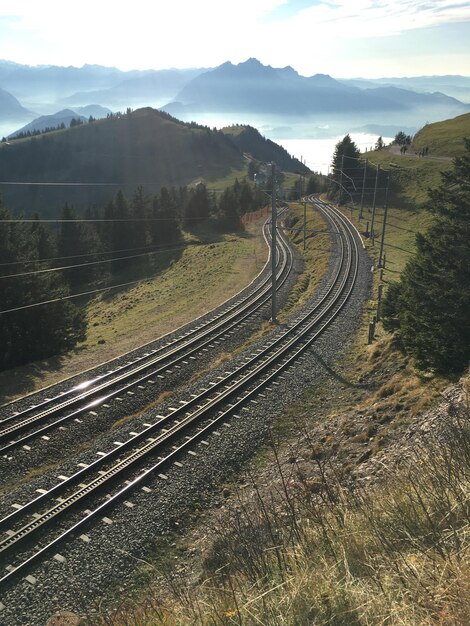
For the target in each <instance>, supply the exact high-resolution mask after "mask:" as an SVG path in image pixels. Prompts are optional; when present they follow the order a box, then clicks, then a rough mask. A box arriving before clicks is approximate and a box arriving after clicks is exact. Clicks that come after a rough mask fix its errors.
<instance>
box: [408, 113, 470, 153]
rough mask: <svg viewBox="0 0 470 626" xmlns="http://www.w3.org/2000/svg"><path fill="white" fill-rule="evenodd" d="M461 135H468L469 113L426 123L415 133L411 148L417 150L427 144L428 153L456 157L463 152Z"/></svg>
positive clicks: (469, 134)
mask: <svg viewBox="0 0 470 626" xmlns="http://www.w3.org/2000/svg"><path fill="white" fill-rule="evenodd" d="M463 137H470V113H465V114H464V115H459V116H458V117H454V118H453V119H451V120H445V121H443V122H435V123H434V124H426V126H424V127H423V128H422V129H421V130H420V131H419V132H418V133H416V135H415V137H414V140H413V144H412V146H411V148H412V150H413V151H414V150H417V151H419V150H422V149H423V148H425V147H426V146H427V147H428V149H429V155H436V156H447V157H456V156H460V155H461V154H463V152H464V144H463V140H462V139H463Z"/></svg>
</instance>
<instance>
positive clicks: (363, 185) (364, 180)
mask: <svg viewBox="0 0 470 626" xmlns="http://www.w3.org/2000/svg"><path fill="white" fill-rule="evenodd" d="M366 172H367V159H366V160H365V164H364V176H363V177H362V193H361V208H360V210H359V220H362V209H363V208H364V190H365V188H366Z"/></svg>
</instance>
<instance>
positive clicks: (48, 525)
mask: <svg viewBox="0 0 470 626" xmlns="http://www.w3.org/2000/svg"><path fill="white" fill-rule="evenodd" d="M319 206H320V208H321V210H322V211H323V212H324V213H325V214H326V215H327V216H328V219H329V221H330V224H331V225H332V228H333V229H334V231H335V233H336V235H337V237H338V240H339V248H340V254H339V255H338V258H337V262H336V266H335V270H334V272H333V276H332V279H331V281H330V282H329V284H328V285H327V286H325V287H324V288H323V289H322V292H321V294H320V295H321V297H320V298H319V300H317V301H316V303H315V304H314V305H313V304H312V305H311V306H310V307H308V308H307V309H306V310H305V311H303V313H302V314H300V315H299V316H297V317H296V318H295V319H294V320H292V321H291V322H290V324H289V325H287V326H286V327H284V328H282V329H280V331H279V332H278V333H277V334H275V335H274V336H273V337H270V338H269V340H267V341H266V344H265V345H264V346H263V348H261V349H260V348H258V349H256V350H254V351H253V352H252V353H251V354H247V356H246V358H245V360H244V362H243V363H242V364H241V365H239V366H238V367H236V368H235V369H234V370H233V371H230V372H226V373H225V375H224V376H223V377H219V378H218V380H217V382H215V383H212V384H211V386H210V387H209V388H206V389H202V390H200V392H199V393H198V394H197V395H195V396H191V397H190V398H189V399H188V400H187V401H186V402H184V403H182V405H181V406H180V407H179V408H176V409H174V410H171V411H170V412H169V413H168V414H167V415H165V416H157V418H156V420H155V422H154V423H153V424H151V425H150V426H149V427H148V428H145V429H144V430H143V431H141V432H140V433H138V434H135V435H134V436H132V437H130V438H129V439H128V441H126V442H124V443H122V444H120V445H119V446H118V447H117V448H114V449H112V450H111V451H109V452H108V453H107V454H104V455H103V456H102V457H101V458H99V459H98V460H97V461H95V462H93V463H92V464H90V465H87V466H85V467H82V469H81V470H80V471H78V472H76V473H75V474H74V475H73V476H70V477H68V478H65V477H64V480H62V481H61V482H60V483H58V484H56V485H55V486H54V487H53V488H52V489H50V490H49V491H47V492H45V493H42V494H41V495H40V496H38V497H36V498H35V499H33V500H32V501H30V502H27V503H26V504H24V505H23V506H22V508H21V509H19V510H17V511H15V512H14V513H12V514H10V515H9V516H7V517H5V518H4V519H2V520H0V529H1V530H4V531H5V533H6V536H5V535H4V537H5V538H4V539H3V541H1V542H0V559H1V560H2V562H3V565H4V566H5V565H6V564H7V562H6V559H11V563H10V566H9V568H8V569H9V570H10V571H8V573H7V574H6V575H5V576H3V578H1V579H0V584H7V583H10V582H11V581H13V580H14V579H15V578H16V577H19V576H21V575H24V574H25V573H26V572H27V571H28V570H29V568H31V567H32V566H33V565H34V564H35V563H37V562H38V561H40V560H41V559H42V558H43V557H44V556H45V555H46V554H47V553H51V552H52V551H54V550H55V549H56V547H57V546H58V544H59V543H61V542H63V541H65V540H66V539H67V538H69V537H70V536H71V535H74V534H76V533H77V532H78V531H79V530H80V529H81V528H84V527H85V526H86V525H89V524H91V523H92V521H93V520H94V519H95V518H97V517H99V516H103V515H104V514H105V513H106V511H108V510H109V509H110V508H112V507H113V506H115V505H116V503H117V502H118V501H120V500H122V499H123V498H125V496H126V495H127V494H128V493H129V492H130V491H131V490H132V489H135V487H136V486H137V485H139V484H142V483H143V482H144V481H145V480H146V479H147V478H148V477H149V475H151V474H155V473H158V472H161V471H162V470H163V469H164V468H165V466H166V465H167V464H168V463H169V462H170V461H172V460H173V461H174V460H175V459H177V458H178V456H179V455H180V454H181V453H182V452H183V451H187V450H188V449H189V450H190V449H191V447H192V446H193V445H194V444H195V443H196V442H197V441H201V440H202V442H204V437H205V436H206V435H207V434H208V433H209V432H210V431H211V430H212V429H214V427H215V426H216V425H220V424H221V423H225V422H227V420H229V418H232V417H236V414H237V412H238V411H240V410H241V409H242V408H243V407H244V406H245V405H246V403H247V402H249V401H250V400H253V399H254V398H255V397H256V396H257V394H259V393H260V392H261V391H262V390H263V389H265V388H266V387H267V386H269V385H271V384H275V378H276V377H278V376H280V375H281V374H282V373H283V372H285V370H286V369H287V368H288V367H289V366H290V365H291V364H293V362H294V361H295V360H296V359H298V358H299V356H301V355H302V353H303V352H304V351H305V350H306V349H307V348H308V347H309V346H310V345H311V344H312V342H313V341H315V339H316V338H317V337H318V336H319V335H320V334H321V333H322V332H323V331H324V330H325V328H326V327H327V326H328V325H329V324H330V323H331V322H332V321H333V320H334V319H335V317H336V316H337V315H338V314H339V312H340V311H341V310H342V308H343V307H344V306H345V305H346V303H347V301H348V299H349V297H350V295H351V292H352V290H353V287H354V284H355V282H356V277H357V272H358V246H357V241H356V236H355V233H354V232H353V227H352V225H351V224H350V223H349V222H348V220H346V218H345V217H344V216H343V215H342V214H341V213H340V212H339V211H337V210H336V209H334V208H333V207H330V206H328V205H326V204H319ZM90 508H91V510H89V509H90ZM31 515H33V520H31ZM59 520H60V521H61V527H62V530H61V531H58V530H57V529H58V525H57V522H58V521H59ZM64 526H65V528H64Z"/></svg>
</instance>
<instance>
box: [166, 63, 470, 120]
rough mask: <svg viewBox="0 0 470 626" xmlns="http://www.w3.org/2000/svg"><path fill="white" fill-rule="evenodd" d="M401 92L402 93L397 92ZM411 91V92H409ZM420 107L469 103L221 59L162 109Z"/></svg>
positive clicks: (295, 111) (274, 111)
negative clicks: (416, 95) (362, 87)
mask: <svg viewBox="0 0 470 626" xmlns="http://www.w3.org/2000/svg"><path fill="white" fill-rule="evenodd" d="M403 92H405V93H403ZM410 94H411V95H410ZM418 104H419V106H420V108H421V109H423V107H424V108H426V107H429V109H431V110H432V109H435V108H437V107H441V108H445V107H446V106H447V108H448V111H447V112H448V113H449V112H450V113H453V114H455V113H456V112H461V113H463V112H465V111H467V110H469V109H470V106H468V105H464V104H463V103H460V102H458V101H454V100H453V99H449V100H446V101H445V102H443V96H442V94H421V96H420V98H416V97H415V94H414V92H406V90H401V93H400V92H398V91H396V90H395V88H374V89H359V88H358V87H356V86H354V85H348V84H344V83H342V82H340V81H337V80H335V79H334V78H332V77H331V76H327V75H324V74H317V75H315V76H311V77H304V76H300V75H299V74H298V73H297V72H296V71H295V70H294V69H292V68H291V67H284V68H273V67H271V66H269V65H268V66H265V65H262V64H261V63H260V62H259V61H258V60H256V59H253V58H252V59H248V60H247V61H245V62H244V63H239V64H238V65H233V64H232V63H230V62H227V63H224V64H223V65H220V66H219V67H217V68H215V69H214V70H211V71H208V72H205V73H203V74H200V75H199V76H197V77H196V78H194V79H193V80H192V81H191V82H189V83H188V84H187V85H186V86H185V87H183V89H182V90H181V91H180V92H179V93H178V95H177V96H176V97H175V99H174V102H173V103H169V104H167V105H166V106H165V107H164V110H166V111H168V112H170V113H178V114H183V113H185V114H187V115H188V114H193V113H194V114H196V113H202V112H204V113H207V112H208V111H212V112H217V113H220V112H225V113H226V112H230V113H240V112H250V113H258V114H259V113H262V114H269V115H282V116H299V115H308V114H317V113H322V114H325V113H327V114H338V113H341V114H349V113H356V114H357V113H360V114H361V115H364V113H366V112H369V111H371V112H380V113H384V112H402V111H403V112H404V111H407V110H409V109H412V108H416V107H417V106H418Z"/></svg>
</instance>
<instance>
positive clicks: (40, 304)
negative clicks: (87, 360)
mask: <svg viewBox="0 0 470 626" xmlns="http://www.w3.org/2000/svg"><path fill="white" fill-rule="evenodd" d="M154 278H155V276H147V277H146V278H140V279H139V280H131V281H130V282H128V283H120V284H119V285H112V286H111V287H101V288H99V289H91V290H90V291H83V292H82V293H75V294H72V295H69V296H62V297H61V298H52V299H51V300H43V301H42V302H33V303H32V304H25V305H23V306H17V307H14V308H12V309H5V310H4V311H0V315H3V314H6V313H14V312H15V311H24V310H25V309H32V308H35V307H38V306H43V305H45V304H53V303H54V302H61V301H62V300H71V299H72V298H81V297H83V296H89V295H92V294H95V293H100V292H103V291H110V290H111V289H119V288H120V287H128V286H129V285H136V284H137V283H145V282H147V281H148V280H153V279H154Z"/></svg>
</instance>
